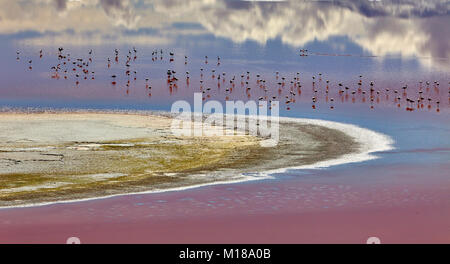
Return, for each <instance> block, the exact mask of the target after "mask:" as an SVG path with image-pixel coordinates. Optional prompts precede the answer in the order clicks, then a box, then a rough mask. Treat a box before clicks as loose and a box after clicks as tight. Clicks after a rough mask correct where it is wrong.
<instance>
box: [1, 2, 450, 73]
mask: <svg viewBox="0 0 450 264" xmlns="http://www.w3.org/2000/svg"><path fill="white" fill-rule="evenodd" d="M0 5H1V6H2V9H1V10H0V34H3V35H8V34H11V35H14V34H17V33H20V32H38V35H37V36H33V37H25V38H21V39H20V42H22V43H25V44H28V45H41V46H46V45H50V46H51V45H104V44H108V43H114V44H129V45H168V44H171V43H174V41H175V40H176V39H177V38H178V37H180V36H185V37H186V36H187V37H191V38H195V37H196V36H199V35H203V34H212V35H214V36H215V37H223V38H225V39H229V40H232V41H233V42H235V43H243V42H246V41H254V42H257V43H259V44H261V45H264V44H265V43H267V41H269V40H272V39H280V40H281V41H282V42H283V43H284V44H287V45H291V46H293V47H302V46H304V45H307V44H308V43H311V42H313V41H315V40H318V41H323V42H326V41H327V40H329V39H330V38H332V37H336V36H344V37H347V38H348V39H349V40H350V41H351V42H353V43H355V44H357V45H359V46H361V47H362V48H363V49H364V50H365V51H367V52H368V53H370V54H373V55H377V56H386V55H400V56H402V57H411V56H414V57H420V58H421V59H420V61H421V62H422V63H423V64H432V65H437V66H443V67H445V68H448V67H450V66H449V60H448V58H450V46H449V45H450V44H449V43H450V27H449V26H448V25H450V16H449V14H448V10H449V8H448V7H449V6H450V1H443V0H434V1H433V0H430V1H412V0H402V1H395V3H393V2H390V1H383V2H370V1H367V0H361V1H339V2H332V3H327V2H303V1H284V2H248V1H239V0H234V1H232V0H228V1H226V0H192V1H186V0H140V1H138V0H30V1H8V0H0ZM176 25H178V26H176ZM179 25H199V26H198V27H189V26H187V27H182V26H179Z"/></svg>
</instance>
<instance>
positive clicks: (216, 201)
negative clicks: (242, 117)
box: [0, 0, 450, 243]
mask: <svg viewBox="0 0 450 264" xmlns="http://www.w3.org/2000/svg"><path fill="white" fill-rule="evenodd" d="M57 2H58V3H63V4H55V3H56V2H55V3H53V2H52V3H48V4H44V3H41V2H38V1H30V3H27V4H24V3H20V2H11V1H10V2H8V3H5V4H4V6H5V8H2V10H1V11H0V17H2V20H0V48H1V49H2V50H3V52H1V53H0V58H1V61H0V67H1V69H2V70H1V71H0V107H1V108H2V109H3V110H4V111H11V110H14V109H20V110H23V109H26V108H33V109H41V110H42V109H63V108H64V109H101V110H105V109H121V110H124V111H127V110H131V111H133V110H161V111H170V107H171V105H172V103H173V102H174V101H176V100H180V99H182V100H187V101H189V102H192V100H193V93H194V92H203V91H204V93H203V96H204V98H205V101H208V100H218V101H221V102H223V101H225V100H238V99H239V100H258V99H259V98H260V97H263V98H264V99H266V98H267V99H271V98H272V97H273V96H276V99H277V100H280V106H281V107H280V115H282V116H288V117H301V118H317V119H324V120H332V121H338V122H344V123H350V124H355V125H358V126H361V127H364V128H368V129H372V130H374V131H377V132H381V133H384V134H386V135H388V136H390V137H391V138H392V139H393V140H394V149H393V150H390V151H386V152H381V153H375V155H376V156H377V157H378V159H374V160H370V161H365V162H360V163H351V164H343V165H339V166H333V167H329V168H324V169H319V170H289V171H288V172H285V173H278V174H274V175H272V176H273V179H267V180H261V181H252V182H245V183H236V184H221V185H212V186H205V187H199V188H193V189H188V190H183V191H174V192H165V193H157V194H140V195H126V196H119V197H113V198H107V199H98V200H91V201H85V202H76V203H61V204H52V205H46V206H40V207H29V208H10V209H0V242H1V243H65V241H66V239H67V238H69V237H74V236H75V237H79V238H80V240H81V242H82V243H329V242H331V243H365V242H366V240H367V238H368V237H371V236H376V237H379V238H380V240H381V241H382V243H423V242H425V243H449V242H450V224H449V223H450V190H449V188H450V174H449V171H450V162H449V159H450V136H449V135H450V133H449V132H450V122H449V121H450V116H449V103H450V97H449V91H450V83H449V82H450V71H449V69H450V61H449V58H450V47H449V43H450V39H449V38H450V32H449V30H450V29H449V27H448V26H447V25H448V24H449V23H450V17H449V15H448V5H446V4H445V1H429V3H428V5H424V4H414V5H413V4H411V3H409V2H406V1H405V2H404V1H397V2H396V3H390V2H385V1H383V3H382V4H380V3H370V2H367V1H352V2H350V1H339V2H338V3H339V4H334V5H331V4H327V3H309V2H306V3H299V2H296V1H286V2H282V3H263V2H257V3H249V2H244V1H225V0H220V1H217V3H215V4H209V3H205V2H203V1H175V0H173V1H149V2H146V3H144V2H140V1H138V3H134V2H132V1H123V2H122V4H121V5H122V6H119V7H117V6H114V5H108V1H102V2H99V3H93V2H91V3H89V2H84V1H82V4H76V3H73V2H70V1H57ZM94 2H95V1H94ZM40 10H41V11H42V10H46V12H39V11H40ZM289 10H295V12H294V13H295V14H296V15H295V18H296V19H299V21H298V22H293V21H297V20H295V19H293V17H291V16H292V13H291V12H289ZM33 11H34V12H33ZM79 12H85V14H86V15H85V16H82V18H81V20H80V18H79V16H77V14H79ZM299 14H301V15H299ZM321 14H324V15H323V16H322V15H321ZM236 17H239V18H240V19H235V18H236ZM249 18H251V19H249ZM55 19H56V21H57V22H59V23H53V22H52V23H48V22H47V21H49V20H50V21H54V20H55ZM275 20H276V21H279V25H278V26H277V27H275V26H274V25H273V24H271V23H270V21H275ZM30 21H33V23H29V22H30ZM11 25H12V26H11ZM304 25H309V27H307V28H305V26H304ZM336 25H340V26H339V27H337V26H336ZM355 25H358V26H355ZM59 47H64V50H63V51H62V52H61V53H59V52H58V48H59ZM133 48H136V51H137V52H134V50H133ZM115 49H117V50H118V56H117V57H118V61H117V62H116V61H115V52H114V50H115ZM161 49H162V50H163V55H162V56H161V52H160V50H161ZM40 50H42V51H43V52H42V58H41V57H40V54H41V53H40ZM91 50H92V53H91V54H89V52H90V51H91ZM300 50H307V51H300ZM16 51H18V52H19V55H17V54H16ZM155 51H158V53H157V55H154V54H153V55H152V53H154V52H155ZM170 52H173V53H174V55H173V56H171V55H170ZM68 54H70V58H71V61H70V62H69V61H68V60H67V57H68V56H67V55H68ZM129 54H131V55H129ZM58 55H62V56H66V58H64V59H61V58H58ZM127 55H129V56H130V59H129V62H128V63H127V62H126V61H127ZM305 55H307V56H305ZM135 56H136V58H134V57H135ZM185 56H187V59H186V58H185ZM205 56H208V59H206V58H205ZM218 56H219V57H220V64H219V63H218V62H219V61H218V58H217V57H218ZM17 57H19V60H17ZM161 57H162V59H161ZM108 58H109V59H110V66H109V68H108ZM77 59H83V62H85V63H86V62H88V61H89V66H86V65H81V67H78V66H77V64H82V62H81V61H79V62H76V61H77ZM89 59H91V60H92V61H90V60H89ZM171 59H173V61H171ZM30 60H32V62H31V63H29V61H30ZM206 60H207V62H208V63H206ZM74 61H75V62H76V63H77V64H75V65H74V64H72V63H73V62H74ZM64 62H66V64H64ZM58 64H59V66H58ZM126 64H128V65H129V66H128V67H127V66H126ZM30 66H31V67H32V68H31V69H30V68H29V67H30ZM53 66H55V67H58V72H56V70H55V69H52V68H51V67H53ZM73 68H75V69H76V70H75V71H73ZM83 69H86V70H88V73H87V74H86V73H85V72H83ZM168 69H170V70H173V71H175V72H176V73H175V75H176V78H177V79H178V81H175V82H170V83H168V82H167V74H166V72H167V70H168ZM201 69H203V71H202V70H201ZM65 70H67V73H65ZM127 70H130V75H129V76H127V75H126V71H127ZM213 70H214V72H213ZM134 71H136V74H135V73H134ZM187 71H188V72H189V74H187V73H186V72H187ZM92 72H94V73H92ZM247 72H249V73H248V74H247ZM276 72H278V74H277V73H276ZM297 72H298V73H299V75H297ZM202 73H203V76H202V75H201V74H202ZM223 73H225V75H223ZM77 74H78V77H77V76H76V75H77ZM112 75H116V76H117V77H116V78H112V77H111V76H112ZM213 75H214V77H213ZM218 75H221V79H220V80H219V79H218ZM241 75H243V77H241ZM247 75H248V76H249V77H248V79H247ZM257 75H259V77H258V76H257ZM360 75H361V76H362V77H360ZM52 76H53V77H52ZM64 76H66V77H67V79H66V78H64ZM85 76H86V80H85V79H84V77H85ZM187 76H189V82H188V80H187ZM233 76H234V81H233V82H232V83H230V80H233ZM92 77H94V79H92ZM135 77H136V80H134V78H135ZM297 77H299V79H295V80H294V78H297ZM313 77H314V79H313ZM146 78H148V79H149V81H146V80H145V79H146ZM283 78H284V80H283ZM128 80H130V82H129V83H128ZM258 80H259V81H258ZM262 80H264V81H265V82H263V81H262ZM327 80H328V81H329V82H328V83H327ZM360 80H361V81H360ZM77 81H78V84H77V83H76V82H77ZM113 81H115V82H116V84H114V85H113V84H112V82H113ZM201 81H202V82H201ZM291 81H293V82H292V83H291ZM247 82H248V83H247ZM360 82H361V84H358V83H360ZM370 82H373V85H370ZM279 83H280V84H279ZM339 84H342V86H341V85H339ZM147 85H148V86H149V87H152V88H151V89H149V88H147V87H146V86H147ZM300 85H301V87H300ZM327 86H328V89H327ZM346 87H348V89H346ZM404 87H406V88H404ZM208 88H209V90H208ZM248 88H250V89H248ZM371 88H372V89H373V91H371V90H370V89H371ZM265 89H267V91H264V90H265ZM227 90H228V91H227ZM327 90H328V93H327V92H326V91H327ZM395 91H397V92H395ZM353 92H354V93H353ZM286 96H287V97H286ZM312 97H315V98H316V102H313V101H312ZM398 97H400V99H398ZM420 97H423V99H420ZM331 99H333V100H331ZM407 99H410V100H413V102H409V101H407ZM418 99H420V100H419V102H417V100H418ZM286 101H289V103H286ZM438 102H439V103H438Z"/></svg>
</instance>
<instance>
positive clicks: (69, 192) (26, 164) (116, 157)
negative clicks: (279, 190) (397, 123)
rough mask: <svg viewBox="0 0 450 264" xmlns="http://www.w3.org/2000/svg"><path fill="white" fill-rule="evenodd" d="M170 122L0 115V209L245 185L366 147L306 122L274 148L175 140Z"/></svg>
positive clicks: (293, 126) (230, 140) (120, 116)
mask: <svg viewBox="0 0 450 264" xmlns="http://www.w3.org/2000/svg"><path fill="white" fill-rule="evenodd" d="M170 124H171V118H170V117H168V116H163V115H155V114H137V113H108V112H107V113H91V112H54V113H2V114H0V207H10V206H27V205H37V204H44V203H52V202H61V201H69V200H80V199H89V198H96V197H108V196H113V195H120V194H127V193H137V192H151V191H160V190H167V189H174V188H183V187H189V186H198V185H202V184H211V183H218V182H232V181H244V180H249V179H251V178H252V177H253V176H248V175H245V173H252V174H255V173H263V172H267V171H272V170H277V169H280V168H286V167H298V166H304V165H308V164H317V163H320V162H324V161H327V160H333V159H338V158H339V157H343V156H345V155H349V154H351V153H357V152H358V151H360V150H361V143H360V142H358V141H357V139H355V138H354V137H352V136H350V135H348V134H346V133H344V132H343V131H340V130H339V129H333V128H329V127H326V126H323V125H319V124H311V123H305V122H288V121H286V122H281V124H280V143H279V144H278V145H277V146H276V147H271V148H267V147H266V148H263V147H261V146H260V144H258V142H259V141H260V140H261V138H258V137H254V136H249V135H239V136H232V137H230V136H222V137H218V136H214V137H176V136H174V135H173V134H172V133H171V132H170ZM255 177H256V176H255ZM253 179H254V178H253Z"/></svg>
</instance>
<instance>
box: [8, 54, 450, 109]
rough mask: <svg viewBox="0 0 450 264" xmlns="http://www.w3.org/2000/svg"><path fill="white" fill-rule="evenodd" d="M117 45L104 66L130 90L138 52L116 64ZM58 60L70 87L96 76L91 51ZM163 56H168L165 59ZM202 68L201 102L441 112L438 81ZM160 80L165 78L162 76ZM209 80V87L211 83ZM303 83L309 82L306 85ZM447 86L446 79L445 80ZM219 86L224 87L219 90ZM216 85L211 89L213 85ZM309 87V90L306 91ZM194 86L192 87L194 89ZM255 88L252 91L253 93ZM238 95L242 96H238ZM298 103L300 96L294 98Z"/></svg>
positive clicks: (57, 71)
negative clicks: (391, 82)
mask: <svg viewBox="0 0 450 264" xmlns="http://www.w3.org/2000/svg"><path fill="white" fill-rule="evenodd" d="M120 53H121V52H120V51H119V50H118V49H114V51H113V53H112V54H111V57H110V58H106V60H105V62H104V63H105V64H106V65H105V66H106V70H109V69H111V66H112V65H113V64H116V65H117V66H118V67H122V66H123V68H121V71H123V76H124V78H125V79H126V82H125V88H126V94H129V93H130V89H131V86H132V81H137V80H138V73H137V71H136V69H134V68H133V63H134V62H136V61H137V60H138V50H137V49H136V48H134V47H133V48H132V49H130V50H128V52H127V53H125V54H126V56H125V61H124V62H122V64H121V62H120V61H121V59H120V56H121V54H120ZM38 54H39V55H38V59H42V58H43V56H44V53H43V50H40V51H39V53H38ZM311 54H312V55H314V54H315V53H310V52H308V50H307V49H301V50H300V52H299V56H300V57H305V56H308V55H311ZM16 55H17V58H16V59H17V61H21V58H20V56H21V52H20V51H17V52H16ZM56 56H57V62H58V63H57V64H56V65H53V66H51V68H50V69H51V70H52V72H51V78H52V79H57V80H59V79H64V80H69V79H70V80H74V81H75V86H79V85H80V84H81V81H82V80H84V81H88V80H95V71H93V70H91V68H92V66H91V65H92V63H93V51H92V50H89V51H88V52H87V57H82V58H80V57H73V56H71V54H70V53H68V52H65V49H64V48H62V47H60V48H58V50H57V52H56ZM165 58H168V59H165ZM151 61H152V62H157V61H160V62H167V63H169V65H170V64H171V63H173V62H174V61H175V54H174V52H165V51H163V50H162V49H158V50H153V51H152V53H151ZM27 62H28V69H29V70H32V69H33V60H32V59H28V61H27ZM188 64H189V58H188V56H184V65H185V66H186V71H185V73H183V74H184V79H185V83H186V87H190V86H191V75H190V72H189V71H188V70H187V65H188ZM201 64H203V65H204V66H203V67H201V68H200V69H199V70H200V71H199V73H200V76H199V78H198V82H199V83H198V85H196V89H199V90H198V92H201V93H203V100H208V99H210V98H212V96H213V95H222V96H224V99H225V100H229V99H230V97H231V96H232V94H233V93H235V91H240V92H241V93H242V92H243V93H244V94H245V96H246V97H247V98H248V99H249V100H250V99H255V100H259V101H261V100H265V101H269V102H272V101H273V100H277V101H280V103H283V104H284V105H285V109H286V110H290V109H291V106H292V104H294V103H296V101H297V99H300V98H301V99H303V100H304V98H309V99H307V100H309V102H310V104H311V107H312V109H317V108H318V102H319V101H322V102H325V103H326V105H327V107H329V109H335V107H336V103H335V102H336V101H338V100H340V101H341V102H353V103H355V102H360V103H366V102H367V103H369V105H370V108H371V109H374V104H376V103H380V102H381V101H383V102H390V103H392V104H394V105H395V106H396V107H398V108H403V109H405V110H407V111H414V110H420V109H428V110H431V109H435V111H436V112H439V111H440V105H441V102H440V101H439V98H440V94H441V88H440V83H439V82H438V81H420V82H419V83H415V84H413V85H414V86H415V87H414V89H410V85H408V84H404V85H402V86H401V87H398V88H397V89H396V88H387V87H386V88H377V87H376V85H375V82H374V81H366V80H364V79H363V76H362V75H359V78H358V81H357V82H356V83H353V84H344V83H343V82H337V83H332V82H330V80H327V79H325V77H324V75H323V74H322V73H318V74H317V75H315V76H312V79H310V80H309V81H307V80H306V79H307V78H304V77H302V76H301V74H300V72H296V73H294V74H292V76H291V77H290V78H288V77H286V76H283V75H282V74H281V73H280V72H279V71H276V72H274V73H273V74H274V76H272V77H271V79H270V80H271V81H272V80H274V81H273V82H271V83H270V84H269V79H267V81H266V79H265V78H264V77H263V75H262V74H258V73H256V74H255V73H251V72H250V71H245V72H243V73H241V74H237V75H232V76H229V77H228V75H227V73H226V72H222V73H219V72H217V71H216V69H215V68H214V67H217V68H219V67H220V66H221V58H220V57H219V56H217V58H215V59H213V60H211V59H210V58H209V57H208V56H205V57H204V61H202V62H201ZM166 75H167V76H166V77H167V82H166V83H167V88H168V89H169V91H170V93H171V94H172V92H173V91H174V90H177V89H178V87H179V82H180V79H179V78H177V72H176V71H175V70H173V69H168V70H167V74H166ZM109 76H110V77H109V78H110V84H111V85H112V86H116V85H118V81H117V79H118V78H120V76H118V75H117V74H109ZM163 78H164V77H163ZM142 80H143V81H144V82H145V89H146V93H147V94H148V95H149V96H152V89H153V88H152V86H151V85H150V84H151V80H150V78H149V77H146V78H143V79H142ZM211 83H212V85H210V84H211ZM304 84H308V86H310V87H308V88H307V89H305V88H304V86H305V85H304ZM449 84H450V82H449ZM221 86H225V88H224V89H221ZM212 87H215V88H212ZM309 88H310V89H309ZM194 90H195V89H194ZM254 90H256V92H253V91H254ZM241 95H242V94H241ZM299 101H300V100H299ZM448 102H449V103H450V87H449V88H448Z"/></svg>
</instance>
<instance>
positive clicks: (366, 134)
mask: <svg viewBox="0 0 450 264" xmlns="http://www.w3.org/2000/svg"><path fill="white" fill-rule="evenodd" d="M38 111H39V113H41V115H42V117H43V116H44V115H48V116H49V117H55V116H59V117H61V116H64V115H66V114H71V115H72V116H73V115H75V116H76V115H79V116H80V117H81V118H85V117H86V116H83V115H93V114H94V115H115V116H117V115H120V114H124V115H127V119H129V118H130V116H133V115H139V116H145V117H146V118H148V117H149V116H148V115H149V114H150V115H152V114H153V115H154V114H156V115H159V116H164V118H168V117H169V116H170V114H168V113H164V112H147V111H137V112H136V111H130V112H126V111H98V110H97V111H91V110H76V111H63V112H61V111H54V110H50V111H42V110H38ZM34 114H36V111H35V112H33V111H31V112H27V113H24V112H6V113H5V112H3V113H0V120H1V119H2V117H5V116H7V117H8V118H13V119H14V117H17V116H20V115H34ZM44 119H45V118H44ZM0 122H2V121H0ZM127 122H128V124H130V120H128V121H127ZM280 123H281V124H291V125H289V126H286V127H287V129H288V130H287V131H288V132H289V131H290V130H289V129H291V130H294V131H295V129H296V128H297V127H290V126H292V124H296V125H297V126H304V127H308V126H313V127H323V128H326V129H329V130H330V131H339V132H340V133H342V134H343V135H344V134H345V135H347V136H348V137H350V138H352V139H353V140H354V141H355V142H356V143H357V144H358V147H357V148H355V149H351V150H350V149H348V150H347V151H344V152H345V153H343V154H342V153H341V154H339V155H337V154H336V155H335V156H332V157H331V158H325V159H322V160H320V161H318V162H308V163H307V164H302V165H299V166H295V163H289V164H291V165H290V166H288V165H286V164H282V163H280V164H278V163H277V162H276V161H272V166H266V167H265V168H264V167H255V168H257V169H255V171H251V170H245V169H242V168H241V170H239V168H237V169H236V171H234V172H233V173H234V175H232V177H225V178H222V179H219V180H213V181H210V182H201V183H197V184H187V185H184V186H183V185H182V186H174V187H166V188H153V189H150V190H148V189H147V190H142V189H141V190H138V191H126V192H122V193H115V194H111V195H99V196H93V197H85V198H76V199H64V200H54V201H48V202H30V203H24V204H18V205H13V206H2V207H0V208H2V209H6V208H23V207H36V206H44V205H50V204H60V203H74V202H82V201H90V200H96V199H106V198H111V197H117V196H124V195H136V194H150V193H161V192H172V191H182V190H187V189H192V188H198V187H203V186H209V185H216V184H231V183H238V182H247V181H254V180H262V179H270V178H272V176H271V174H273V173H282V172H285V171H287V170H289V169H318V168H325V167H329V166H334V165H340V164H345V163H351V162H361V161H365V160H370V159H374V158H376V156H375V155H373V154H371V153H373V152H377V151H387V150H390V149H392V143H393V141H392V140H391V139H390V138H389V137H388V136H386V135H383V134H380V133H377V132H374V131H371V130H368V129H364V128H360V127H358V126H355V125H350V124H343V123H338V122H331V121H324V120H314V119H300V118H285V117H282V118H280ZM164 126H167V123H165V124H164ZM339 136H340V137H338V138H339V139H343V137H342V135H339ZM280 155H281V154H280ZM281 156H282V155H281ZM292 165H293V166H292ZM237 174H239V175H237Z"/></svg>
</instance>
